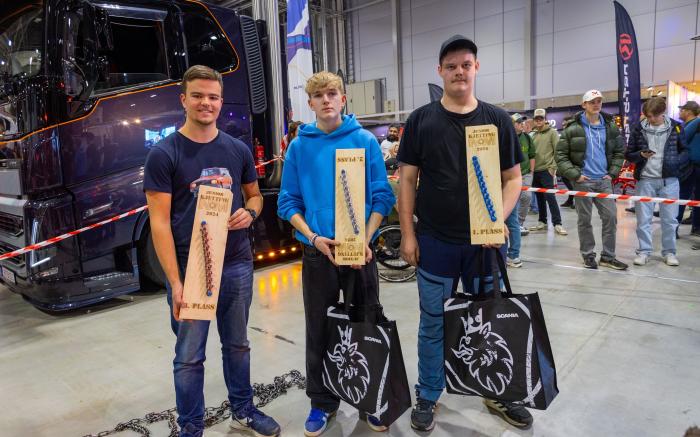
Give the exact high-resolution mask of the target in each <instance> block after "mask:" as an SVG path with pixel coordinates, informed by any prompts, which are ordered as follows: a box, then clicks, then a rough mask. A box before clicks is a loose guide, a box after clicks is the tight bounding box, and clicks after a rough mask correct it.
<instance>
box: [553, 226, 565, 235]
mask: <svg viewBox="0 0 700 437" xmlns="http://www.w3.org/2000/svg"><path fill="white" fill-rule="evenodd" d="M554 232H556V233H557V234H559V235H569V233H568V232H567V231H566V229H564V227H563V226H562V225H556V226H554Z"/></svg>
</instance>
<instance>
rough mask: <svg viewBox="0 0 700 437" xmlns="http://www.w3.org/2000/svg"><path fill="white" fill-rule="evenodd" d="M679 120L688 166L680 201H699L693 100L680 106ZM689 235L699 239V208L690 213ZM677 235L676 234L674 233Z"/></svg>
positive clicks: (698, 110) (699, 122) (699, 124)
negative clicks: (686, 147)
mask: <svg viewBox="0 0 700 437" xmlns="http://www.w3.org/2000/svg"><path fill="white" fill-rule="evenodd" d="M680 110H681V114H680V116H681V119H682V120H683V139H684V140H685V143H686V144H687V145H688V155H689V159H690V166H689V167H688V171H687V172H686V173H687V174H684V175H682V176H681V190H680V194H679V196H680V198H681V199H700V132H699V131H700V118H699V117H698V115H700V105H698V103H697V102H696V101H694V100H689V101H687V102H686V103H685V104H684V105H683V106H680ZM684 212H685V206H684V205H681V206H679V207H678V224H685V223H681V221H682V220H683V213H684ZM690 223H691V224H692V226H691V227H690V235H694V236H696V237H700V208H698V207H695V208H693V211H692V216H691V221H690ZM676 234H678V232H676Z"/></svg>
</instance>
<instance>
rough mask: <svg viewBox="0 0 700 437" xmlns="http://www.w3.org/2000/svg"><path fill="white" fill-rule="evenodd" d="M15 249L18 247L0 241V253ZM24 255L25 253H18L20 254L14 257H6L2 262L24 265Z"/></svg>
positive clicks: (18, 265)
mask: <svg viewBox="0 0 700 437" xmlns="http://www.w3.org/2000/svg"><path fill="white" fill-rule="evenodd" d="M17 249H19V248H18V247H13V246H10V245H9V244H5V243H1V242H0V255H2V254H3V253H8V252H12V251H15V250H17ZM24 257H25V255H20V256H16V257H14V258H8V259H6V260H4V261H3V262H6V263H10V264H12V265H14V266H17V267H24Z"/></svg>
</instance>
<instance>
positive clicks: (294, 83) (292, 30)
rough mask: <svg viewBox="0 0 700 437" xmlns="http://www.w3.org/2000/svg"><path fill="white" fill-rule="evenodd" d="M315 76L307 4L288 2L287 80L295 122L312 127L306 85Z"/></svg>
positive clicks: (299, 0)
mask: <svg viewBox="0 0 700 437" xmlns="http://www.w3.org/2000/svg"><path fill="white" fill-rule="evenodd" d="M313 74H314V65H313V58H312V55H311V33H310V31H309V5H308V2H307V0H287V78H288V80H289V98H290V100H291V103H292V112H293V115H292V119H293V120H295V121H302V122H304V123H310V122H312V121H314V120H315V116H314V113H313V112H312V111H311V109H310V108H309V105H308V103H307V102H308V99H309V98H308V96H307V95H306V92H305V91H304V87H305V86H306V81H307V80H308V79H309V78H310V77H311V76H312V75H313Z"/></svg>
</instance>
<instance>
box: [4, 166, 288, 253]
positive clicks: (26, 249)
mask: <svg viewBox="0 0 700 437" xmlns="http://www.w3.org/2000/svg"><path fill="white" fill-rule="evenodd" d="M280 160H282V157H281V156H275V157H274V158H273V159H271V160H269V161H265V162H261V163H260V164H257V165H256V166H255V168H258V167H263V166H266V165H268V164H271V163H273V162H275V161H280ZM146 209H148V205H143V206H141V207H138V208H136V209H132V210H131V211H127V212H125V213H123V214H119V215H116V216H114V217H111V218H108V219H106V220H102V221H101V222H97V223H93V224H91V225H88V226H85V227H83V228H80V229H76V230H75V231H70V232H68V233H65V234H63V235H59V236H58V237H53V238H49V239H48V240H44V241H42V242H40V243H36V244H30V245H29V246H26V247H23V248H21V249H17V250H14V251H12V252H7V253H3V254H2V255H0V261H2V260H4V259H9V258H14V257H16V256H19V255H22V254H25V253H27V252H31V251H33V250H37V249H43V248H44V247H46V246H50V245H52V244H55V243H58V242H59V241H63V240H65V239H66V238H70V237H74V236H76V235H78V234H82V233H83V232H85V231H89V230H90V229H95V228H99V227H100V226H104V225H106V224H108V223H113V222H116V221H118V220H121V219H123V218H125V217H129V216H132V215H134V214H138V213H140V212H141V211H145V210H146Z"/></svg>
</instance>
